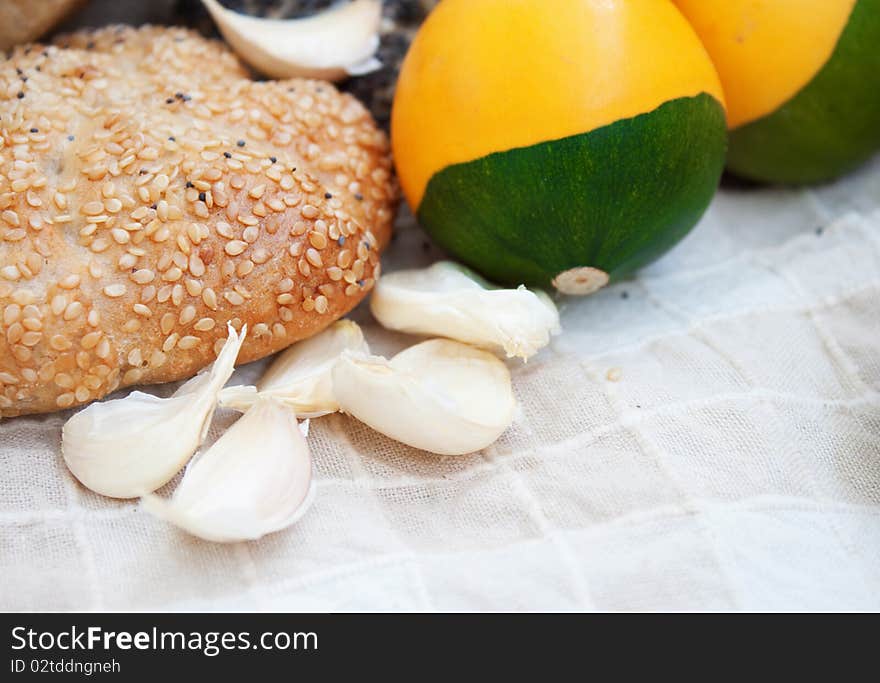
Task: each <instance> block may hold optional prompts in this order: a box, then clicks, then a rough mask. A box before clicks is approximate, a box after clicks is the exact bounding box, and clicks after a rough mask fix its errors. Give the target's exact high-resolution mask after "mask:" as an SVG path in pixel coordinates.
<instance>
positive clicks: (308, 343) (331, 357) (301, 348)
mask: <svg viewBox="0 0 880 683" xmlns="http://www.w3.org/2000/svg"><path fill="white" fill-rule="evenodd" d="M346 350H349V351H359V352H361V353H369V352H370V349H369V347H368V346H367V342H366V340H364V334H363V332H361V328H360V327H358V325H357V323H355V322H352V321H351V320H339V321H338V322H335V323H334V324H333V325H331V326H330V327H328V328H327V329H326V330H324V331H323V332H321V333H320V334H318V335H316V336H314V337H311V338H309V339H306V340H305V341H301V342H299V343H297V344H294V345H293V346H291V347H290V348H289V349H287V350H286V351H285V352H284V353H282V354H281V355H280V356H278V358H277V359H276V360H275V362H274V363H272V365H271V366H270V367H269V369H268V370H267V371H266V374H265V375H263V377H262V379H261V380H260V382H259V384H258V385H257V386H256V387H227V388H226V389H224V390H223V391H222V392H220V405H222V406H224V407H228V408H234V409H236V410H241V411H244V410H247V409H248V408H249V407H250V406H252V405H253V404H254V402H255V401H256V400H257V397H258V396H268V397H271V398H274V399H277V400H278V401H281V402H282V403H284V404H286V405H287V406H289V407H290V408H292V409H293V411H294V412H295V413H296V415H297V417H299V418H300V419H304V418H312V417H321V416H322V415H328V414H330V413H335V412H337V411H338V410H339V404H338V403H337V402H336V397H335V396H334V395H333V380H332V378H331V376H330V373H331V371H332V370H333V365H334V364H335V363H336V361H337V360H338V359H339V356H341V355H342V353H343V352H344V351H346Z"/></svg>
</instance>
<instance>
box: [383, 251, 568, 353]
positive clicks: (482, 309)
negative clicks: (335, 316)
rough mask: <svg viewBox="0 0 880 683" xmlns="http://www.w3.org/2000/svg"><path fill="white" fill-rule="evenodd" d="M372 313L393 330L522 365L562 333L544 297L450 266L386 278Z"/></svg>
mask: <svg viewBox="0 0 880 683" xmlns="http://www.w3.org/2000/svg"><path fill="white" fill-rule="evenodd" d="M370 310H371V311H372V312H373V315H374V316H375V317H376V320H378V321H379V322H380V323H381V324H382V325H383V326H384V327H387V328H388V329H391V330H398V331H400V332H407V333H409V334H421V335H438V336H443V337H448V338H450V339H456V340H458V341H461V342H465V343H468V344H473V345H475V346H479V347H481V348H486V349H491V350H500V351H503V352H504V353H505V354H506V355H507V356H508V357H509V358H510V357H514V356H518V357H520V358H522V359H523V360H526V359H528V358H529V357H531V356H533V355H534V354H536V353H537V352H538V351H539V350H540V349H542V348H543V347H545V346H546V345H547V344H549V343H550V336H551V335H553V334H557V333H558V332H559V329H560V328H559V312H558V311H557V310H556V306H555V305H554V304H553V302H552V301H551V300H550V297H548V296H547V295H546V294H545V293H544V292H541V291H537V292H532V291H530V290H528V289H526V288H525V287H520V288H519V289H497V288H493V287H492V286H491V285H490V284H489V283H488V282H486V281H485V280H484V279H483V278H481V277H480V276H479V275H477V274H476V273H474V272H473V271H471V270H469V269H467V268H465V267H463V266H460V265H458V264H455V263H451V262H450V261H440V262H439V263H435V264H434V265H433V266H431V267H429V268H424V269H421V270H403V271H398V272H396V273H390V274H388V275H384V276H383V277H381V278H380V279H379V282H378V283H376V288H375V290H374V292H373V295H372V298H371V299H370Z"/></svg>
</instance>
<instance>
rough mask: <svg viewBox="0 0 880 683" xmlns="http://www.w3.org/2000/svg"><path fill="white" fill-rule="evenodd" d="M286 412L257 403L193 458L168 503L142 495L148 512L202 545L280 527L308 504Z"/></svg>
mask: <svg viewBox="0 0 880 683" xmlns="http://www.w3.org/2000/svg"><path fill="white" fill-rule="evenodd" d="M301 430H302V427H301V426H299V425H298V424H297V421H296V417H295V416H294V414H293V412H292V411H291V410H290V409H289V408H288V407H286V406H285V405H283V404H281V403H279V402H278V401H275V400H273V399H270V398H260V399H259V400H257V402H256V403H254V405H253V407H251V408H250V409H249V410H248V411H247V412H246V413H245V414H244V415H243V416H242V417H241V418H240V419H239V420H238V422H236V423H235V424H234V425H232V427H230V428H229V429H228V430H227V431H226V432H225V433H224V434H223V436H221V437H220V438H219V439H218V440H217V441H216V442H215V443H214V445H213V446H211V447H210V448H208V449H207V450H206V451H204V452H203V453H200V454H199V455H198V456H197V457H196V458H194V459H193V461H192V463H191V464H190V466H189V467H188V468H187V470H186V473H185V474H184V475H183V478H182V479H181V482H180V484H179V485H178V487H177V489H176V490H175V491H174V493H173V494H172V496H171V498H170V499H167V500H166V499H164V498H160V497H159V496H156V495H155V494H148V495H146V496H145V497H144V498H143V499H142V503H143V507H144V509H145V510H147V511H148V512H150V513H152V514H154V515H156V516H157V517H160V518H161V519H164V520H166V521H168V522H171V523H172V524H174V525H176V526H178V527H180V528H181V529H183V530H185V531H187V532H188V533H190V534H192V535H194V536H198V537H199V538H202V539H205V540H207V541H215V542H219V543H233V542H238V541H249V540H255V539H258V538H260V537H262V536H265V535H266V534H270V533H273V532H276V531H280V530H281V529H284V528H287V527H289V526H291V525H292V524H294V523H295V522H297V521H298V520H299V519H300V518H301V517H302V515H304V514H305V512H306V511H307V510H308V507H309V505H310V504H311V501H312V499H313V498H314V482H313V479H312V459H311V455H310V453H309V448H308V445H307V444H306V440H305V437H304V436H303V433H302V431H301Z"/></svg>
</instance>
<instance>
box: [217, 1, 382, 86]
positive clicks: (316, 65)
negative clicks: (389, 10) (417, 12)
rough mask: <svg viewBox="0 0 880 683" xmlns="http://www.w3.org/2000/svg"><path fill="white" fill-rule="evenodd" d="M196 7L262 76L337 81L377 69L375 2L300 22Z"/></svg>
mask: <svg viewBox="0 0 880 683" xmlns="http://www.w3.org/2000/svg"><path fill="white" fill-rule="evenodd" d="M202 3H203V4H204V5H205V7H206V8H207V10H208V12H209V13H210V14H211V17H212V18H213V19H214V21H215V23H216V24H217V28H218V29H219V30H220V33H222V34H223V37H224V38H225V39H226V41H227V42H228V43H229V44H230V45H231V46H232V48H233V49H234V50H235V52H236V53H237V54H238V56H239V57H241V58H242V59H243V60H245V61H246V62H247V63H248V64H250V66H252V67H253V68H254V69H256V70H257V71H259V72H260V73H262V74H264V75H265V76H269V77H271V78H293V77H303V78H320V79H324V80H328V81H338V80H342V79H344V78H347V77H348V76H350V75H363V74H365V73H369V72H371V71H375V70H376V69H378V68H380V67H381V66H382V64H381V62H379V61H378V60H377V59H376V58H375V56H374V55H375V52H376V50H377V48H378V47H379V27H380V24H381V21H382V2H381V0H353V1H352V2H349V3H347V4H344V5H339V6H336V7H331V8H330V9H328V10H326V11H324V12H321V13H320V14H316V15H315V16H311V17H306V18H303V19H264V18H257V17H250V16H247V15H245V14H239V13H238V12H233V11H232V10H229V9H226V8H225V7H223V6H222V5H221V4H220V3H219V2H217V0H202Z"/></svg>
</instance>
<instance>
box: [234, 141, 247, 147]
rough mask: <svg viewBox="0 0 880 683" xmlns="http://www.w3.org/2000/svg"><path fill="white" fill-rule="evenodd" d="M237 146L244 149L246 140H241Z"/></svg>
mask: <svg viewBox="0 0 880 683" xmlns="http://www.w3.org/2000/svg"><path fill="white" fill-rule="evenodd" d="M235 144H236V145H238V146H239V147H244V145H245V142H244V140H239V141H238V142H236V143H235Z"/></svg>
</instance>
